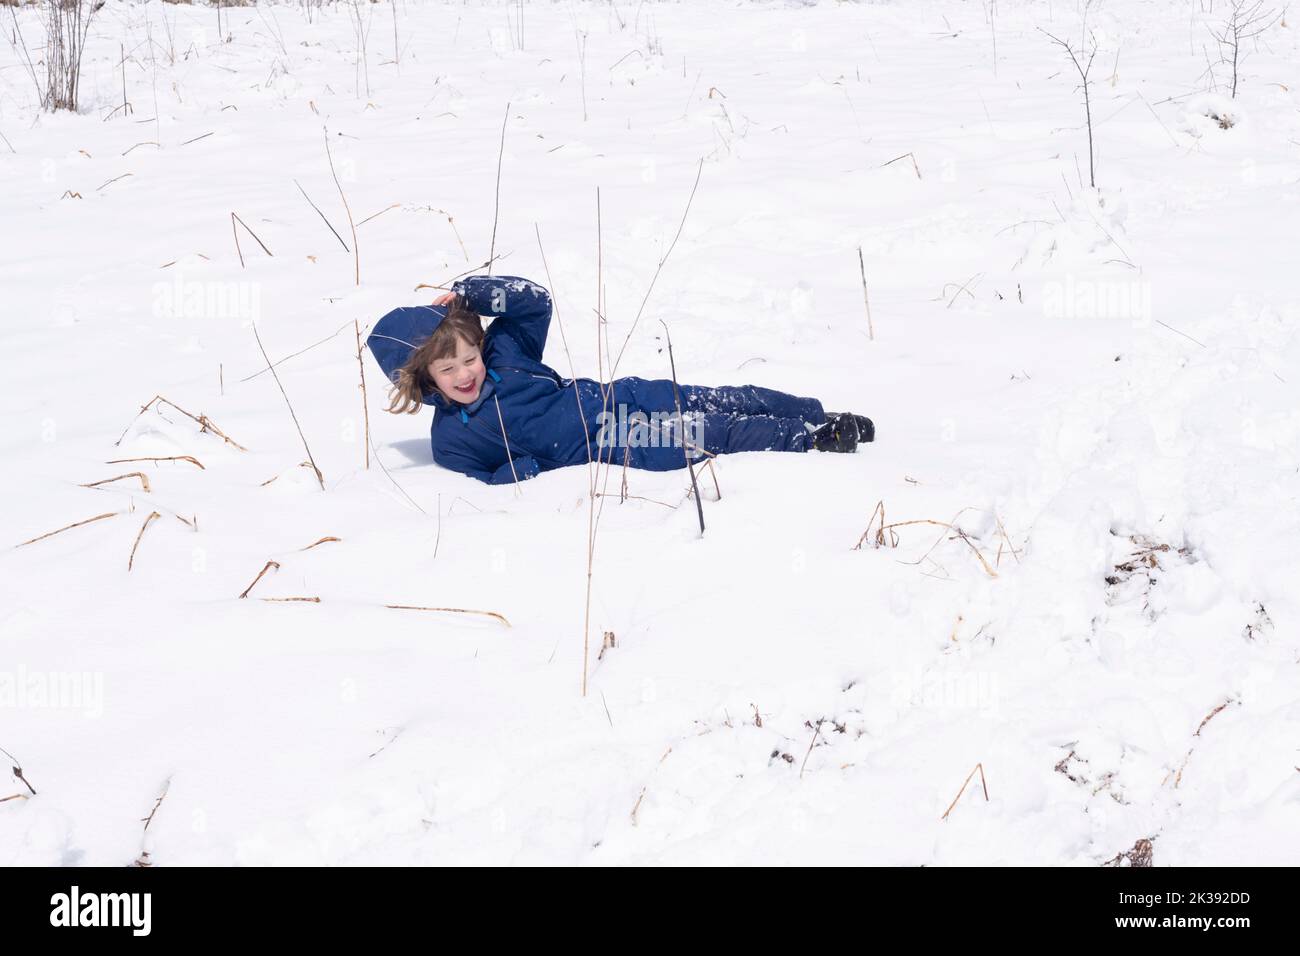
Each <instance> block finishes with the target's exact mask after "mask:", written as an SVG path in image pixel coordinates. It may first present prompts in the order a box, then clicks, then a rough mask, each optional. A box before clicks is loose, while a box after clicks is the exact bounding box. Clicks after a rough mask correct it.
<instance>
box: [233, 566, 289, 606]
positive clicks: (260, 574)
mask: <svg viewBox="0 0 1300 956" xmlns="http://www.w3.org/2000/svg"><path fill="white" fill-rule="evenodd" d="M270 568H275V569H276V570H277V571H278V570H280V565H279V563H277V562H275V561H267V562H266V564H264V565H262V570H261V571H258V572H257V577H255V578H253V583H252V584H250V585H249V586H248V587H246V588H244V593H242V594H241V595H239V596H240V597H241V598H246V597H248V592H249V591H251V590H253V587H254V585H256V584H257V582H258V581H260V580H262V575H264V574H265V573H266V572H267V571H268V570H269V569H270Z"/></svg>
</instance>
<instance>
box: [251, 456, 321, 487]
mask: <svg viewBox="0 0 1300 956" xmlns="http://www.w3.org/2000/svg"><path fill="white" fill-rule="evenodd" d="M293 467H294V468H312V467H314V466H313V465H312V463H311V462H309V461H300V462H298V464H296V465H294V466H293ZM283 474H284V473H283V472H281V473H280V475H272V476H271V477H270V478H268V479H266V481H264V482H262V483H261V484H259V485H258V486H257V487H259V488H265V487H266V486H267V485H269V484H270V483H271V482H273V481H276V480H278V479H279V478H280V476H281V475H283Z"/></svg>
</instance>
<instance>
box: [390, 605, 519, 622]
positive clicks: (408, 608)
mask: <svg viewBox="0 0 1300 956" xmlns="http://www.w3.org/2000/svg"><path fill="white" fill-rule="evenodd" d="M384 607H391V608H394V609H395V610H399V611H448V612H450V613H452V614H482V615H484V616H486V617H492V618H496V619H497V620H498V621H500V622H501V623H502V624H504V625H505V626H506V627H510V626H511V625H510V622H509V621H507V620H506V619H505V616H504V615H501V614H498V613H497V612H496V611H473V610H469V609H467V608H463V607H417V606H415V605H413V604H385V605H384Z"/></svg>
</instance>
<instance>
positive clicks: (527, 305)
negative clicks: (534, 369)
mask: <svg viewBox="0 0 1300 956" xmlns="http://www.w3.org/2000/svg"><path fill="white" fill-rule="evenodd" d="M452 291H453V292H456V293H457V294H458V295H460V296H462V297H463V298H464V299H465V301H466V303H467V304H468V305H469V307H470V308H471V309H473V310H474V311H475V312H477V313H478V314H479V315H486V316H490V317H491V318H492V326H491V328H490V329H489V331H494V332H500V333H504V334H505V335H507V336H509V337H510V338H511V339H512V340H513V341H514V342H515V344H516V345H518V346H519V348H520V350H522V351H523V353H524V355H526V356H527V357H528V358H531V359H532V360H533V361H535V362H540V361H541V360H542V352H543V351H544V350H545V349H546V332H547V330H548V329H549V327H550V324H551V294H550V293H549V292H548V291H546V289H545V288H543V287H542V286H540V285H538V284H537V283H535V282H531V281H529V280H528V279H523V278H520V277H519V276H468V277H466V278H464V279H461V280H460V281H459V282H456V283H454V284H453V285H452Z"/></svg>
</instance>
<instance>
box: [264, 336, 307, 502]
mask: <svg viewBox="0 0 1300 956" xmlns="http://www.w3.org/2000/svg"><path fill="white" fill-rule="evenodd" d="M253 337H254V338H255V339H257V347H258V349H259V350H260V351H261V353H262V358H264V359H266V367H267V368H268V369H270V370H271V377H272V378H273V379H275V384H276V385H277V386H279V388H280V394H281V395H283V396H284V403H285V404H286V405H288V406H289V417H290V418H292V419H293V427H294V428H296V429H298V437H299V438H301V439H302V447H303V448H305V449H307V460H308V461H309V462H310V463H311V470H312V471H313V472H315V473H316V480H317V481H318V482H319V483H320V490H321V491H324V490H325V476H324V475H322V474H321V472H320V469H319V468H317V467H316V459H315V458H313V457H312V455H311V447H310V446H309V445H308V444H307V436H306V435H304V434H303V433H302V426H301V425H299V424H298V413H297V412H295V411H294V410H293V402H291V401H289V394H288V392H286V391H285V390H284V385H283V384H282V383H281V382H280V376H279V374H278V373H277V372H276V371H275V367H274V366H273V365H272V364H271V357H270V356H269V355H267V354H266V349H265V348H264V347H263V346H262V336H261V335H259V334H258V331H257V323H256V322H254V323H253Z"/></svg>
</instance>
